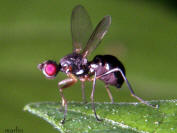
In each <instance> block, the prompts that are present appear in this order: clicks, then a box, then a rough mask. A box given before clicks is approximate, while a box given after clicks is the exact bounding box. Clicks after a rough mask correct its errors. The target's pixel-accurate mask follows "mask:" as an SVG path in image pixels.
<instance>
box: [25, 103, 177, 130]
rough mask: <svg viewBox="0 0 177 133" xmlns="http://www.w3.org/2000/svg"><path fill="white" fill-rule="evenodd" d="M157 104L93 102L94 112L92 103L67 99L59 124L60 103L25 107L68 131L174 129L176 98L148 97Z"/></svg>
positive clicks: (58, 127) (60, 114) (176, 121)
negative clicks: (152, 98) (66, 106)
mask: <svg viewBox="0 0 177 133" xmlns="http://www.w3.org/2000/svg"><path fill="white" fill-rule="evenodd" d="M150 103H151V104H157V105H158V106H159V108H158V109H154V108H151V107H148V106H146V105H143V104H141V103H115V104H110V103H95V106H96V111H97V114H98V116H99V117H100V118H102V119H103V121H101V122H98V121H97V120H96V119H95V118H94V115H93V112H92V107H91V103H87V104H82V103H78V102H70V103H68V113H67V119H66V122H65V124H63V125H62V124H61V123H60V121H61V120H62V119H63V113H62V112H60V111H59V110H60V107H61V106H60V104H59V103H54V102H42V103H30V104H28V105H26V106H25V107H24V110H27V111H29V112H30V113H32V114H35V115H37V116H39V117H41V118H43V119H44V120H46V121H47V122H49V123H50V124H52V125H53V126H54V127H55V128H57V129H58V130H59V131H60V132H67V133H79V132H80V133H83V132H84V133H86V132H92V133H104V132H106V133H108V132H111V133H117V132H121V133H136V132H158V133H163V132H164V133H165V132H168V133H170V132H171V133H176V132H177V100H160V101H150Z"/></svg>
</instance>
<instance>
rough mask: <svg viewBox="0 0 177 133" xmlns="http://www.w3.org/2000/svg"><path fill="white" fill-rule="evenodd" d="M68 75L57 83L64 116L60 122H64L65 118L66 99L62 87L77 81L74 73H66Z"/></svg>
mask: <svg viewBox="0 0 177 133" xmlns="http://www.w3.org/2000/svg"><path fill="white" fill-rule="evenodd" d="M68 77H69V78H68V79H65V80H62V81H60V82H59V83H58V87H59V92H60V95H61V99H62V106H63V107H64V118H63V120H62V121H61V123H62V124H64V122H65V119H66V114H67V101H66V99H65V97H64V95H63V89H64V88H68V87H69V86H71V85H73V84H74V83H76V82H77V78H76V77H75V76H74V75H72V74H68Z"/></svg>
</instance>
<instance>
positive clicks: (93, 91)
mask: <svg viewBox="0 0 177 133" xmlns="http://www.w3.org/2000/svg"><path fill="white" fill-rule="evenodd" d="M95 84H96V73H95V75H94V79H93V89H92V93H91V96H90V98H91V101H92V109H93V112H94V115H95V118H96V119H97V120H98V121H101V119H99V118H98V116H97V114H96V110H95V104H94V93H95Z"/></svg>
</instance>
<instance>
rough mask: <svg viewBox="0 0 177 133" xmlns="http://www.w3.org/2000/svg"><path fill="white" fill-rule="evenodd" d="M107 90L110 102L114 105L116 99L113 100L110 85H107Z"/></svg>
mask: <svg viewBox="0 0 177 133" xmlns="http://www.w3.org/2000/svg"><path fill="white" fill-rule="evenodd" d="M105 88H106V91H107V93H108V96H109V98H110V100H111V103H112V104H113V103H114V99H113V97H112V94H111V91H110V89H109V86H108V85H105Z"/></svg>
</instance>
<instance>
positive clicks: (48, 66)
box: [38, 60, 61, 79]
mask: <svg viewBox="0 0 177 133" xmlns="http://www.w3.org/2000/svg"><path fill="white" fill-rule="evenodd" d="M38 69H39V70H40V71H42V72H43V74H44V75H45V76H46V77H47V78H49V79H53V78H55V77H56V75H57V74H58V72H59V71H60V69H61V66H60V64H59V65H58V64H57V63H56V62H55V61H52V60H48V61H45V62H43V63H41V64H39V65H38Z"/></svg>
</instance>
